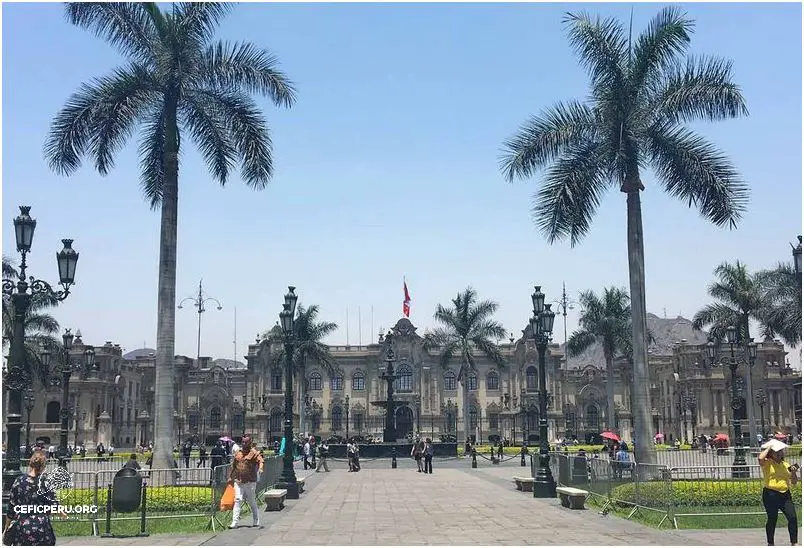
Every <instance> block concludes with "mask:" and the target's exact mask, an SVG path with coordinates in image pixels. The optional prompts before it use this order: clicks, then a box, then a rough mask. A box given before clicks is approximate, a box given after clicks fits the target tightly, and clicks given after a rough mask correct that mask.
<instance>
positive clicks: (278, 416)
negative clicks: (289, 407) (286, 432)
mask: <svg viewBox="0 0 804 548" xmlns="http://www.w3.org/2000/svg"><path fill="white" fill-rule="evenodd" d="M270 424H271V432H281V431H282V411H281V410H280V409H279V408H278V407H274V408H273V409H272V410H271V423H270Z"/></svg>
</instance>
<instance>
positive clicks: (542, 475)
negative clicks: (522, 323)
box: [530, 286, 556, 498]
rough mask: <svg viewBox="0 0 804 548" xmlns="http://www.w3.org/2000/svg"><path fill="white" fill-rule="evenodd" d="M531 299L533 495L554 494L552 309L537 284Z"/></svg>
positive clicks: (553, 319)
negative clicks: (535, 365) (535, 358)
mask: <svg viewBox="0 0 804 548" xmlns="http://www.w3.org/2000/svg"><path fill="white" fill-rule="evenodd" d="M535 289H536V290H535V291H534V292H533V295H531V299H532V301H533V318H531V320H530V327H531V331H532V332H533V338H534V339H535V342H536V349H537V350H538V351H539V388H540V390H539V468H538V469H537V470H536V475H535V477H534V480H533V497H534V498H555V496H556V481H555V479H553V473H552V472H551V471H550V446H549V444H548V440H547V375H546V371H545V370H546V363H545V353H546V352H547V345H548V343H549V342H550V336H551V334H552V332H553V322H554V321H555V317H556V315H555V312H553V311H551V310H550V305H549V304H544V293H542V292H541V288H540V287H539V286H536V287H535Z"/></svg>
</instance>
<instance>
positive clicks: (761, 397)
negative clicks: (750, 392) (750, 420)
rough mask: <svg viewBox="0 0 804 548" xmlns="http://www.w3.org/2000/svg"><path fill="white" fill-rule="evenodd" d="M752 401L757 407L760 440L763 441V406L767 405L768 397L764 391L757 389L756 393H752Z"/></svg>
mask: <svg viewBox="0 0 804 548" xmlns="http://www.w3.org/2000/svg"><path fill="white" fill-rule="evenodd" d="M754 399H755V400H756V402H757V405H758V406H759V415H760V417H761V420H760V423H759V424H760V427H761V428H762V432H761V435H762V439H763V440H764V439H765V406H766V405H767V404H768V396H767V395H766V394H765V391H764V390H763V389H761V388H757V390H756V392H754Z"/></svg>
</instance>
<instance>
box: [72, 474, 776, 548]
mask: <svg viewBox="0 0 804 548" xmlns="http://www.w3.org/2000/svg"><path fill="white" fill-rule="evenodd" d="M446 463H449V465H448V466H444V467H441V468H439V467H438V466H437V465H438V463H436V468H435V473H434V474H433V475H425V474H419V473H417V472H416V470H415V467H413V468H411V464H412V462H411V461H410V460H407V459H405V460H400V463H399V464H400V466H399V468H397V469H396V470H392V469H390V468H389V467H388V466H387V465H388V461H387V460H386V461H374V462H373V463H370V465H369V466H367V467H365V468H364V469H363V470H362V471H361V472H360V473H357V474H350V473H348V472H347V471H346V470H345V468H344V467H343V466H342V463H337V462H332V465H333V466H332V469H333V471H332V472H330V473H328V474H326V473H321V474H315V473H311V472H309V471H307V472H304V471H302V470H299V471H298V472H297V473H298V474H299V476H300V477H308V480H307V491H306V492H305V493H304V494H302V496H301V499H299V500H297V501H288V503H287V506H286V508H285V510H284V511H282V512H263V514H262V520H263V525H264V528H263V529H255V528H251V527H247V526H241V527H240V528H238V529H236V530H233V531H230V530H223V531H218V532H215V533H213V532H207V533H201V532H199V534H198V535H153V536H151V537H147V538H133V539H132V538H128V539H101V538H87V537H81V538H64V539H60V540H59V542H58V544H60V545H85V544H94V545H121V546H122V545H151V544H159V545H176V546H178V545H207V546H216V545H263V546H267V545H299V544H312V545H426V544H438V545H541V544H544V545H588V546H609V545H626V544H627V545H652V546H657V545H694V546H695V545H721V546H722V545H738V546H750V545H757V544H760V543H762V540H763V537H764V532H763V531H762V530H761V529H741V530H725V531H670V530H657V529H652V528H648V527H645V526H642V525H640V524H638V523H634V522H630V521H626V520H624V519H621V518H617V517H614V516H610V515H609V516H602V515H600V514H599V513H598V512H597V511H596V510H594V509H587V510H584V511H572V510H568V509H564V508H562V507H561V506H560V504H559V502H558V501H557V500H540V499H534V498H532V497H531V496H530V495H529V494H524V493H520V492H517V491H516V490H514V488H513V486H512V484H511V477H512V476H513V475H517V474H518V471H519V470H521V468H519V467H518V466H511V465H509V466H495V467H491V466H481V467H480V468H477V469H471V468H470V467H469V466H468V464H469V463H468V461H466V460H463V459H461V460H452V461H446ZM446 463H445V464H446ZM457 463H460V464H462V466H456V464H457ZM367 464H368V463H367ZM381 464H385V465H386V466H380V465H381ZM243 523H244V524H250V518H249V517H248V516H247V517H246V519H245V520H244V522H243ZM779 534H781V535H784V533H783V532H782V531H780V532H779Z"/></svg>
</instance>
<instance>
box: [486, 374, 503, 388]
mask: <svg viewBox="0 0 804 548" xmlns="http://www.w3.org/2000/svg"><path fill="white" fill-rule="evenodd" d="M499 389H500V376H499V375H497V373H496V372H494V371H489V374H488V375H486V390H499Z"/></svg>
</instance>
